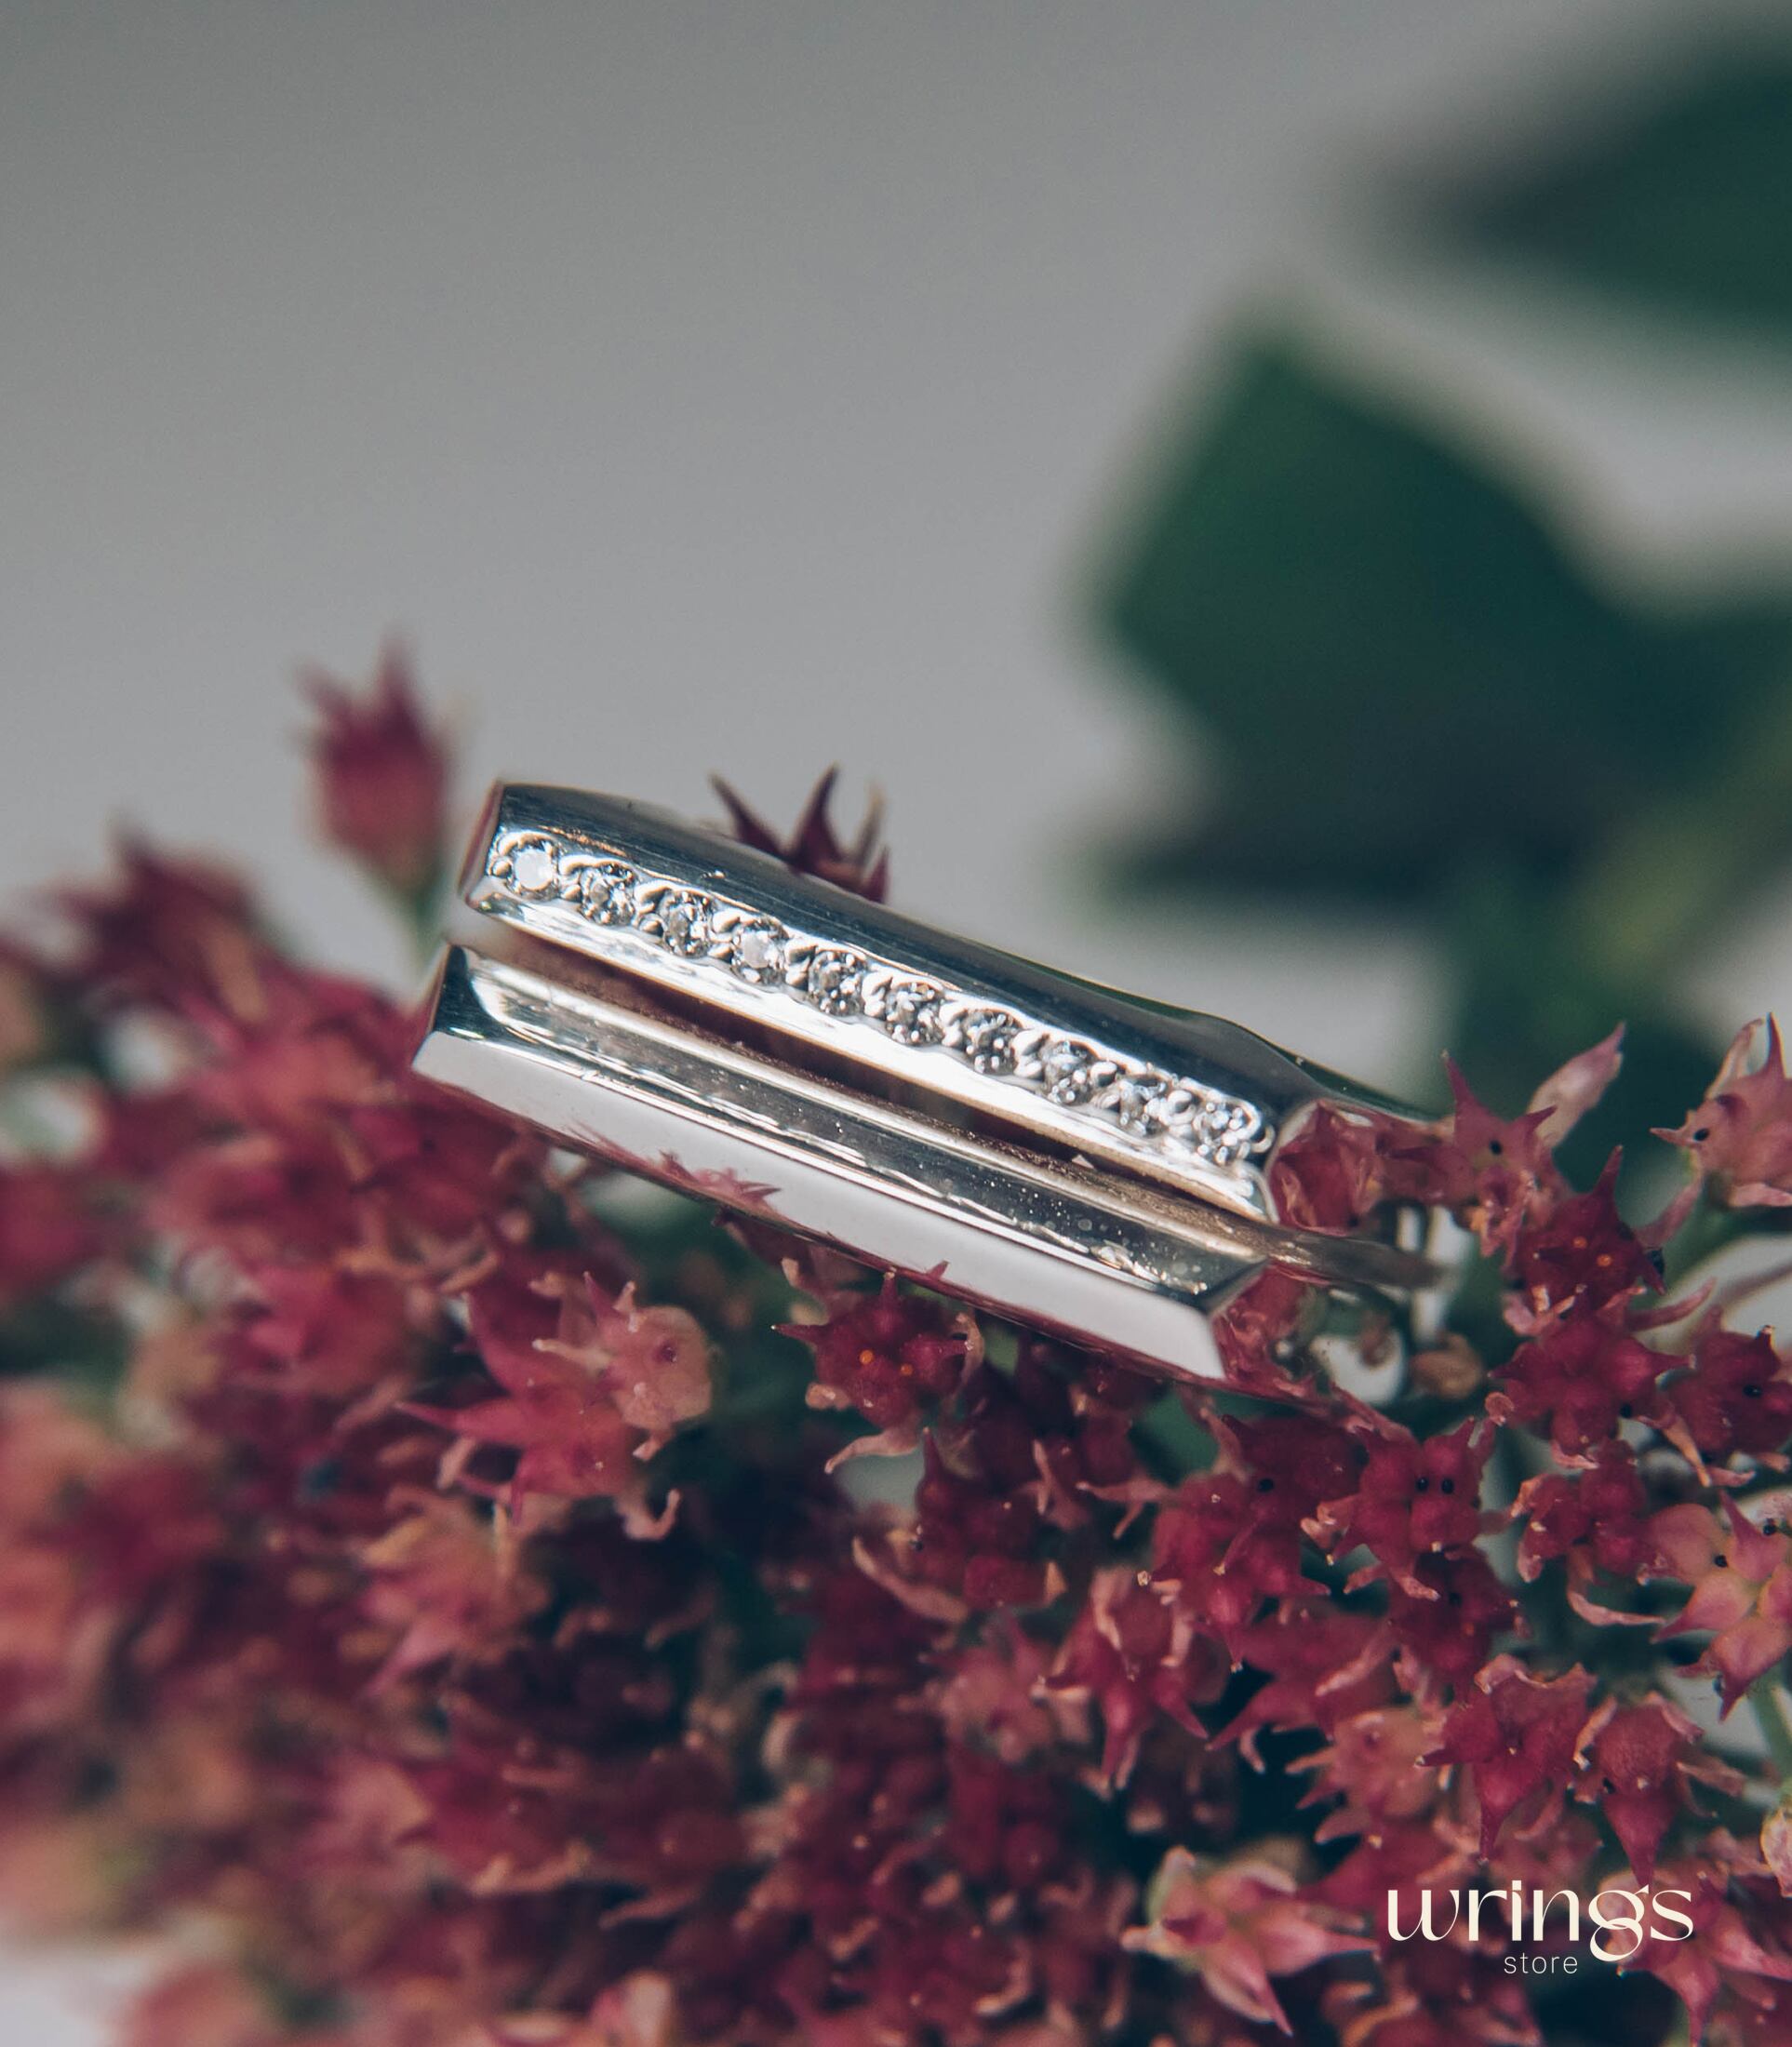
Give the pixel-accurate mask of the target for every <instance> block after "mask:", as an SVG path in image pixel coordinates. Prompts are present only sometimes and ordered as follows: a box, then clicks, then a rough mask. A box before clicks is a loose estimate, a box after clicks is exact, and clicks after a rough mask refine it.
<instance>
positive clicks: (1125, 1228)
mask: <svg viewBox="0 0 1792 2047" xmlns="http://www.w3.org/2000/svg"><path fill="white" fill-rule="evenodd" d="M415 1065H416V1068H417V1070H418V1071H419V1072H420V1073H421V1074H423V1075H425V1076H426V1077H429V1078H431V1079H434V1080H435V1081H438V1082H440V1083H441V1084H443V1085H445V1086H447V1087H448V1088H451V1089H454V1090H458V1091H460V1092H461V1093H462V1094H465V1095H468V1096H470V1097H473V1098H475V1099H476V1100H478V1101H480V1102H482V1103H484V1104H487V1105H488V1106H489V1107H492V1108H495V1109H497V1110H499V1111H501V1112H502V1113H504V1114H505V1115H508V1116H510V1117H515V1118H517V1119H519V1120H522V1121H524V1122H527V1123H529V1124H531V1125H533V1126H535V1127H536V1128H538V1129H540V1130H542V1131H547V1132H549V1133H550V1134H552V1135H553V1136H555V1138H557V1139H559V1140H560V1141H562V1142H563V1143H566V1144H570V1145H572V1146H575V1147H577V1148H580V1149H582V1150H585V1151H589V1152H591V1153H594V1154H595V1155H597V1156H599V1157H604V1158H606V1159H608V1160H609V1161H611V1162H613V1163H614V1164H616V1165H618V1166H621V1167H623V1168H625V1169H626V1170H628V1171H633V1172H636V1173H641V1174H645V1175H646V1176H647V1177H649V1178H650V1179H653V1180H657V1181H660V1182H662V1183H664V1184H668V1185H672V1186H675V1187H679V1188H682V1189H685V1190H688V1191H690V1192H693V1193H696V1194H699V1195H702V1196H703V1197H706V1198H708V1199H711V1200H714V1201H715V1202H717V1203H719V1204H720V1205H722V1206H724V1207H726V1208H729V1209H731V1210H734V1211H739V1212H742V1213H744V1214H748V1215H752V1216H754V1217H756V1218H758V1219H761V1220H764V1221H768V1222H771V1223H774V1224H778V1225H780V1226H781V1227H783V1228H786V1229H789V1230H792V1231H795V1232H796V1233H797V1234H798V1235H801V1236H804V1237H808V1238H817V1239H820V1240H822V1241H824V1242H827V1243H830V1244H832V1245H834V1246H836V1248H838V1249H839V1250H842V1251H847V1252H849V1253H850V1254H852V1255H854V1256H856V1257H859V1258H862V1259H864V1260H866V1261H868V1262H869V1263H871V1264H874V1265H876V1266H878V1267H880V1268H884V1269H889V1270H893V1271H897V1272H901V1273H904V1274H907V1275H908V1276H910V1277H912V1278H919V1279H923V1280H926V1281H928V1282H929V1283H930V1284H932V1285H935V1286H938V1287H940V1288H942V1289H943V1290H944V1291H949V1292H951V1293H953V1294H955V1295H957V1296H959V1297H961V1298H963V1299H966V1300H969V1301H971V1302H974V1303H976V1304H979V1305H982V1306H984V1307H987V1308H990V1309H992V1310H995V1311H996V1312H998V1313H1000V1314H1003V1315H1006V1316H1010V1317H1013V1318H1018V1319H1020V1320H1022V1321H1023V1322H1027V1323H1030V1324H1033V1325H1036V1326H1038V1327H1042V1328H1044V1329H1047V1330H1049V1331H1053V1332H1054V1333H1056V1334H1058V1335H1061V1336H1063V1337H1064V1338H1066V1339H1068V1340H1069V1341H1071V1342H1073V1343H1077V1344H1082V1345H1095V1346H1097V1347H1100V1348H1103V1349H1108V1350H1113V1351H1117V1352H1118V1353H1120V1354H1122V1355H1124V1356H1126V1357H1128V1358H1131V1359H1133V1360H1134V1361H1137V1362H1141V1363H1143V1364H1146V1365H1148V1366H1150V1367H1152V1368H1154V1369H1156V1370H1158V1371H1167V1372H1170V1373H1171V1374H1174V1375H1177V1376H1184V1377H1202V1378H1207V1377H1215V1376H1218V1375H1219V1374H1220V1372H1221V1364H1220V1359H1219V1354H1218V1351H1217V1348H1216V1345H1215V1343H1214V1340H1213V1335H1212V1331H1211V1328H1210V1323H1211V1318H1213V1316H1214V1315H1215V1314H1217V1313H1219V1312H1220V1311H1221V1310H1222V1309H1223V1308H1224V1305H1225V1304H1227V1303H1228V1302H1229V1301H1231V1300H1233V1299H1235V1298H1236V1297H1237V1294H1238V1293H1239V1292H1240V1291H1242V1289H1243V1288H1245V1287H1246V1286H1248V1285H1249V1284H1250V1281H1251V1280H1252V1279H1253V1278H1257V1277H1258V1276H1260V1275H1261V1274H1262V1273H1264V1271H1265V1270H1267V1269H1269V1268H1270V1267H1272V1266H1277V1267H1281V1268H1283V1269H1287V1270H1291V1271H1294V1272H1297V1273H1302V1274H1305V1275H1307V1276H1309V1277H1311V1278H1316V1279H1318V1280H1321V1281H1323V1282H1325V1283H1326V1284H1327V1285H1329V1286H1331V1287H1334V1288H1338V1289H1341V1290H1346V1291H1352V1292H1356V1293H1362V1292H1365V1291H1402V1290H1406V1289H1410V1288H1411V1286H1412V1285H1414V1284H1416V1283H1418V1282H1419V1281H1420V1280H1421V1278H1423V1275H1424V1271H1425V1269H1426V1268H1425V1267H1424V1264H1423V1262H1422V1261H1421V1260H1419V1259H1418V1258H1417V1257H1416V1256H1415V1255H1414V1254H1413V1253H1412V1251H1411V1249H1410V1248H1408V1249H1403V1248H1402V1247H1401V1246H1400V1245H1399V1244H1397V1243H1395V1242H1392V1241H1390V1240H1389V1239H1388V1238H1385V1237H1382V1236H1370V1235H1365V1236H1354V1237H1338V1236H1329V1235H1319V1234H1317V1233H1313V1232H1304V1231H1299V1230H1293V1229H1290V1228H1288V1227H1287V1226H1285V1225H1284V1224H1283V1223H1282V1222H1281V1220H1280V1219H1279V1218H1278V1217H1277V1214H1276V1211H1275V1203H1274V1197H1273V1182H1272V1175H1271V1172H1270V1168H1271V1166H1272V1164H1273V1162H1274V1160H1275V1158H1276V1157H1277V1153H1278V1151H1279V1149H1280V1147H1281V1146H1282V1145H1283V1144H1286V1143H1287V1142H1288V1141H1289V1139H1290V1137H1291V1135H1292V1134H1293V1133H1294V1132H1295V1131H1298V1130H1299V1129H1300V1128H1301V1127H1302V1125H1303V1124H1304V1122H1305V1120H1306V1119H1307V1118H1308V1117H1310V1116H1311V1115H1312V1113H1313V1111H1314V1110H1315V1109H1316V1108H1317V1107H1318V1106H1319V1105H1320V1104H1330V1105H1331V1106H1332V1107H1333V1108H1335V1109H1338V1110H1341V1111H1344V1112H1345V1113H1356V1114H1375V1115H1379V1116H1384V1117H1385V1116H1393V1117H1411V1115H1412V1112H1411V1111H1410V1110H1406V1109H1404V1108H1402V1107H1401V1106H1400V1105H1399V1104H1396V1103H1393V1102H1389V1101H1387V1100H1385V1099H1384V1098H1382V1097H1380V1096H1378V1095H1374V1094H1372V1093H1371V1092H1370V1091H1369V1090H1364V1089H1362V1088H1359V1087H1357V1086H1355V1085H1354V1084H1352V1083H1350V1082H1347V1081H1344V1080H1342V1079H1340V1078H1339V1077H1337V1076H1336V1075H1333V1074H1330V1073H1327V1072H1325V1071H1324V1070H1323V1069H1321V1068H1319V1067H1317V1066H1314V1065H1312V1064H1309V1063H1308V1062H1306V1061H1304V1060H1302V1059H1298V1058H1296V1057H1294V1056H1292V1055H1291V1054H1290V1053H1288V1052H1284V1051H1281V1050H1278V1049H1277V1048H1276V1047H1275V1046H1272V1045H1270V1044H1268V1043H1267V1042H1266V1041H1265V1040H1264V1039H1263V1038H1261V1037H1257V1036H1255V1035H1254V1034H1253V1033H1251V1032H1250V1031H1247V1030H1244V1029H1242V1028H1241V1027H1240V1026H1238V1025H1237V1024H1235V1023H1225V1022H1223V1021H1221V1020H1220V1019H1218V1018H1215V1017H1207V1016H1197V1015H1190V1014H1186V1013H1184V1012H1182V1011H1176V1010H1168V1009H1164V1008H1162V1007H1159V1006H1157V1005H1154V1004H1151V1003H1148V1002H1144V1001H1142V1000H1140V999H1138V998H1136V997H1129V996H1123V995H1117V994H1115V993H1113V992H1111V991H1109V990H1107V989H1103V988H1098V987H1094V986H1092V985H1090V983H1086V982H1082V981H1077V980H1075V979H1073V978H1071V977H1069V976H1066V975H1063V974H1059V973H1054V972H1051V971H1049V970H1045V969H1043V968H1039V967H1036V966H1034V965H1032V964H1030V963H1028V962H1027V961H1024V960H1022V959H1017V958H1014V957H1010V956H1009V955H1006V954H1003V953H1000V952H996V951H995V950H993V949H991V948H989V947H986V946H983V945H980V944H976V943H972V942H970V941H968V940H964V939H959V938H954V937H951V936H948V935H947V934H945V933H943V932H942V931H939V930H934V929H932V928H931V927H929V926H928V925H925V924H922V923H919V922H917V921H916V920H915V919H913V918H910V917H907V916H901V915H899V914H898V913H896V912H894V911H891V910H889V909H886V908H884V907H883V906H882V905H880V904H877V903H870V902H867V901H866V900H864V899H863V898H862V897H860V896H856V895H853V894H850V893H849V892H848V891H847V890H842V889H838V888H835V887H833V886H832V885H830V884H828V883H826V882H823V881H819V880H815V879H813V878H811V877H809V876H802V875H798V874H795V873H793V872H792V871H791V870H790V869H789V868H787V867H786V866H785V865H784V864H783V863H781V862H779V861H777V860H775V859H773V858H770V857H769V856H768V855H765V854H762V853H759V852H756V851H755V850H751V849H750V848H747V847H744V846H742V845H740V844H738V843H737V842H735V841H733V840H731V839H728V838H725V837H722V836H719V835H717V834H715V833H712V832H709V831H706V830H703V829H702V828H700V827H697V826H693V825H690V824H688V823H683V822H681V821H679V820H677V819H675V818H672V817H669V816H667V815H665V814H664V813H662V812H661V811H658V810H655V809H650V808H649V807H647V806H645V805H641V804H635V803H631V802H627V801H624V800H622V799H621V798H618V797H615V796H595V795H591V794H587V793H583V792H581V791H577V790H570V789H554V788H544V787H538V786H533V785H528V784H508V785H505V784H501V785H500V786H499V787H498V788H496V789H495V790H494V791H493V792H492V795H491V797H490V799H489V801H488V805H487V808H486V811H485V814H484V817H483V819H482V821H481V823H480V824H479V826H478V828H477V830H476V831H475V836H474V842H473V845H472V847H471V849H470V851H469V854H468V859H467V863H466V868H465V871H464V875H463V877H462V882H461V896H460V903H459V906H458V909H457V912H456V915H455V917H454V919H453V921H452V923H451V926H450V930H449V933H448V945H447V947H446V950H445V954H444V957H443V960H442V963H441V966H440V968H439V970H438V972H437V976H436V981H435V990H434V994H433V997H432V1000H431V1003H430V1008H429V1015H428V1021H427V1023H426V1024H425V1027H424V1030H423V1035H422V1037H421V1043H420V1045H419V1047H418V1050H417V1052H416V1055H415Z"/></svg>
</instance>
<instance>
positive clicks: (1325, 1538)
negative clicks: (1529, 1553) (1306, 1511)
mask: <svg viewBox="0 0 1792 2047" xmlns="http://www.w3.org/2000/svg"><path fill="white" fill-rule="evenodd" d="M1492 1440H1493V1438H1492V1432H1491V1430H1490V1429H1488V1428H1487V1427H1485V1426H1483V1425H1478V1424H1477V1423H1475V1422H1474V1421H1472V1420H1471V1421H1467V1422H1464V1423H1463V1424H1462V1425H1461V1426H1460V1427H1458V1428H1455V1429H1452V1430H1451V1433H1450V1434H1449V1435H1447V1436H1432V1437H1428V1438H1425V1439H1424V1440H1423V1441H1421V1440H1420V1439H1419V1438H1417V1437H1415V1436H1411V1435H1409V1434H1408V1433H1407V1432H1406V1431H1405V1430H1404V1429H1401V1430H1397V1431H1390V1432H1389V1433H1387V1434H1385V1435H1384V1436H1378V1437H1377V1438H1374V1439H1373V1441H1372V1443H1371V1449H1370V1452H1369V1459H1368V1462H1367V1463H1366V1464H1365V1465H1364V1466H1363V1470H1362V1475H1361V1477H1360V1478H1359V1479H1358V1480H1357V1490H1356V1491H1355V1492H1352V1493H1349V1494H1347V1495H1345V1496H1344V1497H1342V1498H1339V1499H1335V1500H1328V1501H1326V1502H1324V1503H1323V1504H1322V1505H1320V1506H1319V1507H1318V1509H1317V1513H1316V1514H1315V1515H1314V1517H1313V1518H1312V1519H1311V1521H1310V1522H1309V1524H1308V1525H1309V1529H1310V1532H1312V1534H1313V1535H1314V1537H1315V1539H1316V1540H1317V1541H1319V1542H1321V1543H1323V1544H1324V1545H1325V1546H1326V1547H1327V1548H1328V1549H1333V1550H1337V1549H1349V1548H1352V1547H1354V1546H1355V1545H1357V1544H1358V1543H1360V1544H1362V1545H1364V1546H1365V1547H1366V1548H1368V1549H1369V1550H1370V1551H1371V1554H1372V1555H1373V1556H1374V1558H1375V1560H1376V1561H1377V1563H1379V1564H1380V1565H1381V1566H1382V1568H1383V1569H1384V1571H1385V1572H1386V1573H1387V1575H1388V1576H1389V1577H1390V1578H1391V1579H1393V1581H1394V1582H1395V1584H1396V1585H1398V1586H1399V1587H1400V1588H1401V1590H1402V1591H1404V1592H1407V1593H1409V1594H1411V1596H1412V1597H1413V1598H1414V1599H1427V1598H1430V1597H1432V1596H1433V1595H1432V1594H1431V1592H1430V1591H1429V1590H1428V1588H1427V1587H1426V1586H1425V1585H1424V1583H1423V1582H1422V1581H1421V1579H1420V1578H1419V1577H1418V1575H1417V1573H1416V1572H1414V1569H1413V1566H1414V1564H1415V1563H1416V1562H1417V1560H1418V1559H1420V1558H1421V1557H1426V1556H1432V1555H1437V1554H1440V1553H1442V1552H1444V1551H1446V1550H1454V1549H1463V1548H1465V1547H1467V1546H1468V1545H1470V1544H1471V1543H1473V1542H1474V1540H1475V1538H1476V1536H1477V1535H1478V1534H1479V1533H1480V1530H1481V1511H1480V1491H1481V1468H1482V1466H1483V1465H1485V1464H1486V1463H1487V1457H1488V1452H1489V1451H1490V1450H1491V1447H1492Z"/></svg>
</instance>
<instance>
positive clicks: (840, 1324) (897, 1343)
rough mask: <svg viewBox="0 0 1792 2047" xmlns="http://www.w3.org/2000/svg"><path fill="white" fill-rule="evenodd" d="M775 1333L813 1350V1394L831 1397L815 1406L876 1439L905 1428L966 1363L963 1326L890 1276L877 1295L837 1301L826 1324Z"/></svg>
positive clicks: (950, 1386) (952, 1386) (948, 1388)
mask: <svg viewBox="0 0 1792 2047" xmlns="http://www.w3.org/2000/svg"><path fill="white" fill-rule="evenodd" d="M782 1334H783V1335H785V1336H794V1337H795V1338H796V1340H797V1342H798V1343H803V1344H808V1345H809V1346H810V1347H811V1348H812V1349H813V1350H814V1353H815V1383H816V1386H817V1387H818V1389H821V1390H822V1391H823V1392H824V1393H825V1394H826V1395H828V1396H832V1397H833V1398H827V1399H825V1400H822V1401H818V1402H817V1403H816V1404H818V1405H827V1406H833V1405H836V1404H838V1405H841V1406H848V1407H856V1408H857V1409H858V1410H859V1411H860V1412H861V1413H862V1414H863V1416H864V1417H865V1419H866V1420H867V1421H869V1422H871V1423H872V1424H873V1425H875V1426H876V1428H877V1429H878V1430H879V1431H882V1432H893V1431H902V1430H903V1429H905V1428H910V1427H912V1425H914V1423H915V1421H916V1417H917V1416H918V1415H919V1414H920V1413H921V1411H922V1410H923V1409H924V1408H926V1407H928V1406H929V1405H931V1404H932V1403H934V1402H936V1401H939V1400H943V1399H944V1398H946V1396H947V1395H948V1394H950V1393H952V1392H953V1391H955V1390H956V1387H957V1385H958V1382H959V1380H960V1379H961V1378H962V1377H963V1375H964V1371H965V1368H966V1366H967V1364H968V1363H969V1362H970V1361H971V1341H970V1339H971V1332H970V1328H969V1327H968V1325H967V1323H966V1321H965V1318H963V1317H961V1316H959V1317H955V1316H952V1315H951V1314H949V1313H948V1312H947V1311H946V1310H945V1309H943V1308H942V1307H941V1305H940V1304H939V1303H938V1302H935V1301H929V1300H927V1299H924V1298H923V1297H922V1296H921V1295H919V1294H916V1293H908V1292H904V1291H903V1290H902V1289H901V1288H899V1287H898V1285H897V1283H896V1280H895V1278H894V1276H893V1275H892V1276H890V1277H888V1278H885V1280H884V1283H883V1285H882V1286H881V1288H879V1290H878V1291H876V1293H852V1294H845V1295H842V1296H840V1297H839V1300H838V1302H837V1303H836V1304H835V1308H834V1313H833V1314H832V1315H831V1316H830V1317H829V1318H828V1319H827V1320H826V1321H824V1322H791V1323H786V1324H785V1325H784V1326H783V1328H782ZM891 1447H895V1438H894V1437H892V1442H891ZM905 1447H906V1446H905Z"/></svg>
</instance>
